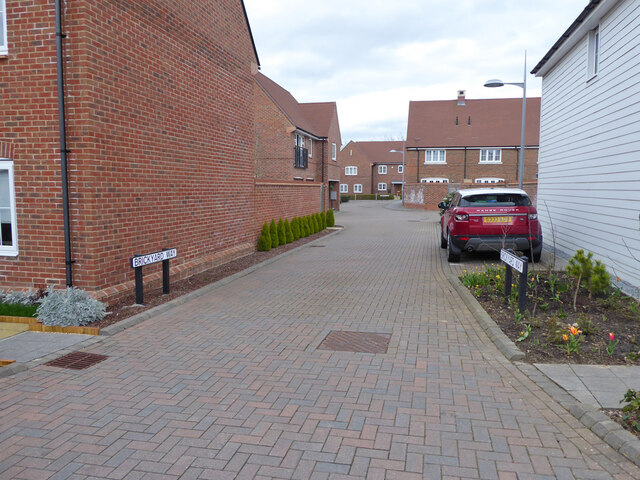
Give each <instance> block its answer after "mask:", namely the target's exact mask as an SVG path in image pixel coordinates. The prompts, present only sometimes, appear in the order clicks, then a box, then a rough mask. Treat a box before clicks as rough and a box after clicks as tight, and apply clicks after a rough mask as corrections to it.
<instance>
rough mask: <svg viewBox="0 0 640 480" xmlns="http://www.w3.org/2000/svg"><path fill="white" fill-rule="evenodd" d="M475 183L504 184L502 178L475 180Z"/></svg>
mask: <svg viewBox="0 0 640 480" xmlns="http://www.w3.org/2000/svg"><path fill="white" fill-rule="evenodd" d="M476 183H504V178H497V177H484V178H476Z"/></svg>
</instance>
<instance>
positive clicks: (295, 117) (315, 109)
mask: <svg viewBox="0 0 640 480" xmlns="http://www.w3.org/2000/svg"><path fill="white" fill-rule="evenodd" d="M254 78H255V79H256V82H257V83H258V85H260V87H262V89H263V90H264V91H265V93H266V94H267V95H269V97H270V98H271V100H273V102H274V103H275V104H276V106H277V107H278V108H279V109H280V110H281V111H282V113H283V114H284V115H285V116H286V117H287V118H288V119H289V121H290V122H291V124H292V125H293V126H294V127H296V128H298V129H300V130H303V131H305V132H307V133H310V134H311V135H314V136H316V137H328V136H329V129H330V128H331V122H332V121H333V119H334V118H335V121H336V122H337V121H338V116H337V109H336V103H335V102H324V103H298V101H297V100H296V99H295V98H294V97H293V95H291V93H289V92H288V91H287V90H285V89H284V88H282V87H281V86H280V85H278V84H277V83H276V82H274V81H273V80H271V79H270V78H269V77H267V76H265V75H263V74H262V73H260V72H258V73H256V75H255V76H254Z"/></svg>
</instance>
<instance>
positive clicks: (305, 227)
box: [302, 217, 311, 237]
mask: <svg viewBox="0 0 640 480" xmlns="http://www.w3.org/2000/svg"><path fill="white" fill-rule="evenodd" d="M302 228H303V232H304V233H303V234H302V236H303V237H308V236H309V235H310V234H311V229H310V227H309V217H302Z"/></svg>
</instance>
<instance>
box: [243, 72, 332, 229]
mask: <svg viewBox="0 0 640 480" xmlns="http://www.w3.org/2000/svg"><path fill="white" fill-rule="evenodd" d="M254 78H255V87H254V98H255V102H254V103H255V106H256V122H255V128H256V167H255V172H256V185H263V184H264V183H265V182H266V183H268V184H269V185H270V186H272V187H273V186H274V184H273V182H282V191H285V190H286V191H287V192H288V193H287V194H286V197H287V198H288V201H287V202H284V203H280V215H281V216H284V217H293V216H296V215H307V214H309V213H315V212H318V211H321V210H327V209H329V208H333V209H334V210H339V208H340V202H339V198H338V189H339V187H338V185H339V182H340V168H339V161H338V160H339V159H338V156H339V150H340V144H341V137H340V125H339V122H338V110H337V107H336V104H335V102H321V103H299V102H298V101H297V100H296V99H295V98H294V97H293V95H291V93H290V92H288V91H287V90H285V89H284V88H282V87H281V86H280V85H278V84H277V83H276V82H274V81H273V80H271V79H270V78H268V77H267V76H265V75H263V74H262V73H260V72H258V73H256V74H255V76H254ZM310 192H311V193H310ZM274 213H277V212H276V210H274ZM266 216H268V215H266V214H265V218H266Z"/></svg>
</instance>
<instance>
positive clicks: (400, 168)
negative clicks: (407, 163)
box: [398, 165, 404, 173]
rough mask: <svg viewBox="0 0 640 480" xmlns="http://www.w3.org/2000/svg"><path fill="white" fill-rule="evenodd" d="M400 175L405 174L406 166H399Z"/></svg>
mask: <svg viewBox="0 0 640 480" xmlns="http://www.w3.org/2000/svg"><path fill="white" fill-rule="evenodd" d="M398 173H404V165H398Z"/></svg>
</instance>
